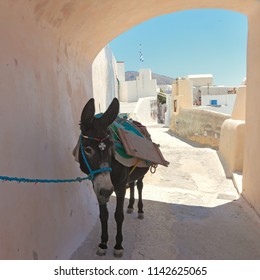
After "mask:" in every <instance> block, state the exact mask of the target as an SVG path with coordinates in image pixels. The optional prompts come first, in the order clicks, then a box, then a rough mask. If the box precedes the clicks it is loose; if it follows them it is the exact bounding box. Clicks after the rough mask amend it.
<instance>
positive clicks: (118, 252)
mask: <svg viewBox="0 0 260 280" xmlns="http://www.w3.org/2000/svg"><path fill="white" fill-rule="evenodd" d="M123 254H124V249H114V257H116V258H122V257H123Z"/></svg>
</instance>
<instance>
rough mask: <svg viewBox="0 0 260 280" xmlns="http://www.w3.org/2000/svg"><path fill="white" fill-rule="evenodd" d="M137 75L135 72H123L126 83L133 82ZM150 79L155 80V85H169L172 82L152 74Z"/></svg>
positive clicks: (167, 78) (169, 79) (171, 79)
mask: <svg viewBox="0 0 260 280" xmlns="http://www.w3.org/2000/svg"><path fill="white" fill-rule="evenodd" d="M138 75H139V73H138V72H137V71H127V72H125V79H126V81H134V80H136V76H138ZM152 79H156V80H157V85H171V84H172V82H173V80H174V79H173V78H170V77H166V76H163V75H160V74H156V73H152Z"/></svg>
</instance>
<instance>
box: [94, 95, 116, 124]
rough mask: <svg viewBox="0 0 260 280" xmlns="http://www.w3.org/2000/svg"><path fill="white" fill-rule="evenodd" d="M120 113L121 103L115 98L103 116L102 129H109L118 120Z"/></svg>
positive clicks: (101, 120)
mask: <svg viewBox="0 0 260 280" xmlns="http://www.w3.org/2000/svg"><path fill="white" fill-rule="evenodd" d="M118 113H119V101H118V99H117V98H114V99H113V101H112V102H111V104H110V105H109V107H108V109H107V110H106V112H105V113H104V114H103V116H102V117H101V118H100V119H99V121H100V124H101V126H102V127H104V128H106V127H108V126H109V125H110V124H111V123H113V121H114V120H115V119H116V117H117V115H118Z"/></svg>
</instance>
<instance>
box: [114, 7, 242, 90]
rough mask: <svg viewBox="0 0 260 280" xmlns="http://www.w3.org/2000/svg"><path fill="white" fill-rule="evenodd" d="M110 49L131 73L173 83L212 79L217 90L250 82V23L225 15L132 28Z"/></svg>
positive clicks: (185, 15) (193, 14)
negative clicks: (166, 78) (147, 72)
mask: <svg viewBox="0 0 260 280" xmlns="http://www.w3.org/2000/svg"><path fill="white" fill-rule="evenodd" d="M140 44H141V45H142V53H143V56H144V62H143V63H142V64H141V63H140V60H139V48H140V47H139V46H140ZM109 46H110V48H111V50H112V52H113V54H114V56H115V58H116V59H117V60H118V61H124V62H125V68H126V71H130V70H135V71H138V70H139V68H140V67H142V68H150V69H151V70H152V72H154V73H158V74H161V75H165V76H169V77H172V78H176V77H183V76H187V75H193V74H213V76H214V84H216V85H226V86H236V85H239V84H240V83H241V82H242V80H243V79H244V78H245V77H246V47H247V17H246V16H245V15H243V14H240V13H235V12H231V11H226V10H220V9H214V10H213V9H200V10H189V11H183V12H176V13H172V14H167V15H164V16H160V17H156V18H153V19H151V20H149V21H146V22H144V23H142V24H140V25H138V26H135V27H133V28H132V29H130V30H128V31H126V32H125V33H123V34H121V35H120V36H119V37H117V38H116V39H114V40H113V41H111V42H110V44H109Z"/></svg>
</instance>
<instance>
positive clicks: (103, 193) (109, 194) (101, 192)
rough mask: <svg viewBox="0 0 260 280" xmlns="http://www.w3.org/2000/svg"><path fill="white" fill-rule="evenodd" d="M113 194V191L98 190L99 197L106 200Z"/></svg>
mask: <svg viewBox="0 0 260 280" xmlns="http://www.w3.org/2000/svg"><path fill="white" fill-rule="evenodd" d="M112 193H113V189H110V190H106V189H101V190H100V195H101V196H104V197H106V198H109V197H110V196H111V194H112Z"/></svg>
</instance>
